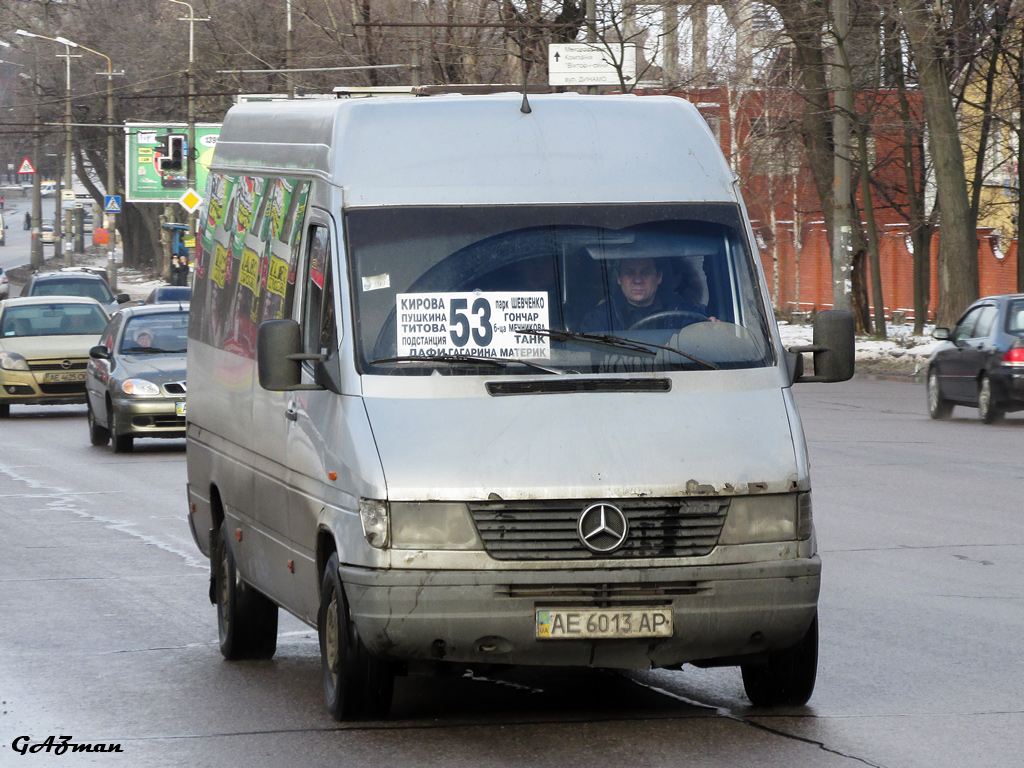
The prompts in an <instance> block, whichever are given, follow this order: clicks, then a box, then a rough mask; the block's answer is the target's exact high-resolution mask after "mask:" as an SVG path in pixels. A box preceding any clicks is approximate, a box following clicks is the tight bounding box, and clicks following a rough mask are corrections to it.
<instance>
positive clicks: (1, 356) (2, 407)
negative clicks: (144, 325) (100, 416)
mask: <svg viewBox="0 0 1024 768" xmlns="http://www.w3.org/2000/svg"><path fill="white" fill-rule="evenodd" d="M108 319H109V317H108V315H107V313H106V312H105V311H104V310H103V307H101V306H100V304H99V302H97V301H96V300H95V299H90V298H84V297H78V296H60V297H49V296H40V297H32V298H20V299H7V300H6V301H4V302H3V303H0V418H7V417H8V416H9V415H10V412H11V405H14V404H21V405H40V404H42V405H48V404H65V403H84V402H85V368H86V363H87V362H88V359H89V349H90V348H91V347H93V346H95V344H96V342H97V341H98V340H99V338H100V333H101V332H102V331H103V328H104V326H105V325H106V324H107V321H108Z"/></svg>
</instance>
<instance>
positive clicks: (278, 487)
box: [187, 94, 853, 719]
mask: <svg viewBox="0 0 1024 768" xmlns="http://www.w3.org/2000/svg"><path fill="white" fill-rule="evenodd" d="M206 198H207V199H206V203H205V208H204V211H203V213H202V218H201V232H200V236H199V243H198V252H197V255H196V259H195V264H196V272H195V283H194V290H193V295H192V303H191V316H190V329H189V336H190V339H189V352H188V375H189V392H188V448H187V458H188V496H189V515H188V519H189V523H190V525H191V528H192V533H193V535H194V537H195V540H196V543H197V544H198V546H199V548H200V549H201V550H202V552H203V553H204V554H206V555H207V556H209V557H210V560H211V589H210V595H211V600H212V602H214V603H215V604H216V606H217V616H218V625H219V634H220V646H221V651H222V652H223V654H224V656H226V657H227V658H229V659H242V658H267V657H270V656H272V655H273V653H274V651H275V646H276V635H277V615H278V608H279V607H280V608H284V609H285V610H286V611H288V612H290V613H292V614H294V615H295V616H297V617H298V618H299V619H301V620H302V621H304V622H307V623H308V624H309V625H310V626H313V627H316V628H317V631H318V633H319V638H320V649H321V655H322V660H323V661H322V665H323V682H324V689H325V692H326V698H327V705H328V708H329V710H330V712H331V713H332V714H333V715H334V716H335V717H337V718H339V719H341V718H353V717H365V716H382V715H384V714H386V713H387V711H388V708H389V706H390V701H391V692H392V684H393V680H394V676H395V675H396V674H402V673H405V672H407V671H409V670H414V671H416V670H421V669H425V668H431V667H438V666H441V665H447V664H462V665H470V666H471V665H474V664H522V665H579V666H589V667H604V668H620V669H649V668H679V666H680V665H682V664H685V663H692V664H697V665H705V666H710V665H733V666H738V667H740V668H741V670H742V676H743V681H744V684H745V688H746V691H747V693H748V695H749V697H750V699H751V700H752V701H753V702H754V703H755V704H760V705H775V704H802V703H803V702H805V701H806V700H807V699H808V698H809V697H810V695H811V693H812V690H813V687H814V679H815V672H816V668H817V612H816V606H817V600H818V590H819V578H820V569H821V564H820V561H819V559H818V556H817V554H816V546H815V537H814V527H813V522H812V517H811V482H810V474H809V470H808V459H807V450H806V445H805V441H804V436H803V433H802V428H801V425H800V419H799V416H798V415H797V409H796V406H795V403H794V398H793V393H792V389H791V385H792V384H793V382H794V381H796V380H801V379H807V378H814V379H815V380H820V381H825V380H835V381H838V380H843V379H846V378H849V377H850V376H851V375H852V374H853V331H852V329H853V326H852V318H851V317H850V315H849V314H848V313H841V312H826V313H822V314H820V315H819V316H818V318H817V325H816V337H815V343H814V345H812V346H811V347H808V348H807V349H806V350H804V351H808V352H813V353H814V375H813V377H810V376H807V375H805V374H804V373H803V369H802V365H801V364H800V363H801V360H802V358H801V357H800V356H798V355H794V354H792V353H790V352H787V351H786V350H784V348H783V347H782V345H781V343H780V339H779V335H778V330H777V328H776V324H775V320H774V317H773V314H772V309H771V306H770V302H769V297H768V294H767V291H766V289H765V284H764V277H763V275H762V271H761V268H760V264H759V259H758V255H757V252H756V246H755V241H754V236H753V232H752V230H751V227H750V224H749V222H748V219H747V214H746V211H745V208H744V205H743V202H742V200H741V198H740V194H739V191H738V185H737V178H736V176H735V174H734V173H733V172H732V170H731V169H730V168H729V166H728V164H727V163H726V160H725V158H724V156H723V155H722V152H721V151H720V149H719V147H718V145H717V143H716V141H715V139H714V137H713V135H712V134H711V132H710V130H709V129H708V127H707V126H706V124H705V123H704V121H703V120H702V118H701V117H700V115H699V114H698V113H697V111H696V109H695V108H694V107H693V106H691V105H690V104H689V103H688V102H686V101H685V100H683V99H679V98H672V97H635V96H582V95H576V94H557V95H546V96H531V97H530V100H529V104H525V103H524V100H523V97H522V96H521V95H518V94H504V95H491V96H457V95H449V96H432V97H426V98H408V97H405V98H387V97H385V98H373V99H359V100H338V101H310V102H302V101H288V102H276V103H253V104H243V105H239V106H236V107H234V108H232V109H231V110H230V111H229V112H228V114H227V117H226V119H225V121H224V125H223V128H222V131H221V134H220V138H219V140H218V142H217V148H216V152H215V153H214V158H213V163H212V165H211V168H210V175H209V185H208V187H207V190H206Z"/></svg>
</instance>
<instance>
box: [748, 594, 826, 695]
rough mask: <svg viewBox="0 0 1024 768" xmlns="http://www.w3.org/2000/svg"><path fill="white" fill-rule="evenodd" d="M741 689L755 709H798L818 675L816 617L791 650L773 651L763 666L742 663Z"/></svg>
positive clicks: (812, 689) (811, 689)
mask: <svg viewBox="0 0 1024 768" xmlns="http://www.w3.org/2000/svg"><path fill="white" fill-rule="evenodd" d="M740 670H741V671H742V673H743V689H744V690H745V691H746V693H747V698H748V699H750V702H751V703H752V704H753V705H754V706H755V707H799V706H803V705H804V704H806V703H807V701H808V700H809V699H810V698H811V694H812V693H814V680H815V678H816V677H817V674H818V616H817V614H815V616H814V620H813V621H812V622H811V626H810V627H809V628H808V629H807V634H805V635H804V636H803V639H801V640H800V642H799V643H797V644H796V645H794V646H793V647H792V648H786V649H784V650H781V651H772V652H771V653H769V654H768V660H767V662H765V663H762V664H742V665H741V666H740Z"/></svg>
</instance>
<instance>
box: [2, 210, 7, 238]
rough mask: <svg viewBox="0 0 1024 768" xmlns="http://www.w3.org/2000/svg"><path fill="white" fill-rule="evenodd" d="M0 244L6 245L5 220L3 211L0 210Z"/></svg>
mask: <svg viewBox="0 0 1024 768" xmlns="http://www.w3.org/2000/svg"><path fill="white" fill-rule="evenodd" d="M0 245H7V222H6V221H5V220H4V214H3V211H0Z"/></svg>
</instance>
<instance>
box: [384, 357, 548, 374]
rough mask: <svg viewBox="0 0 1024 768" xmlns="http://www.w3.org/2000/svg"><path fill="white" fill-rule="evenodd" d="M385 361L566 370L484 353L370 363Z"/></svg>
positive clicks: (394, 358) (395, 358) (393, 359)
mask: <svg viewBox="0 0 1024 768" xmlns="http://www.w3.org/2000/svg"><path fill="white" fill-rule="evenodd" d="M383 363H450V364H452V365H459V364H466V365H479V364H480V363H483V364H485V365H488V364H489V365H493V366H495V367H496V368H507V367H508V366H510V365H515V364H517V363H518V364H519V365H525V366H527V367H528V368H536V369H537V370H538V371H544V372H545V373H553V374H556V375H559V376H561V375H562V374H564V373H565V371H560V370H558V369H557V368H549V367H548V366H546V365H541V364H540V363H535V362H533V361H532V360H523V359H521V358H518V357H515V358H513V357H483V356H482V355H432V356H430V357H424V356H421V355H401V356H399V357H385V358H382V359H380V360H371V361H370V365H380V364H383Z"/></svg>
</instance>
